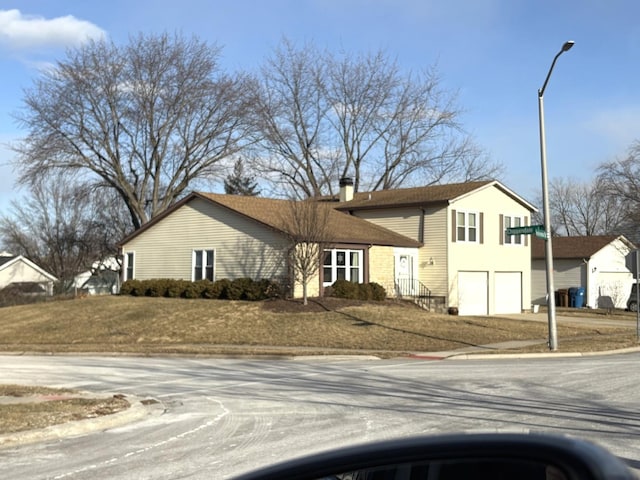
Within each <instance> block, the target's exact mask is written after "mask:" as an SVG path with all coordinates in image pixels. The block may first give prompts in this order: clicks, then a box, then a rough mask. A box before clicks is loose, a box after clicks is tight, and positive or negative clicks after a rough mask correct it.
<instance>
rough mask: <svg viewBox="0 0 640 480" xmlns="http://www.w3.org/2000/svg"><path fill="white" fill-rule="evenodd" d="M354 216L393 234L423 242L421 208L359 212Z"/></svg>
mask: <svg viewBox="0 0 640 480" xmlns="http://www.w3.org/2000/svg"><path fill="white" fill-rule="evenodd" d="M354 215H356V216H358V217H360V218H364V219H365V220H368V221H370V222H371V223H375V224H376V225H380V226H381V227H384V228H387V229H389V230H391V231H393V232H396V233H399V234H401V235H404V236H405V237H409V238H413V239H414V240H418V241H419V242H421V241H422V238H420V234H421V232H420V230H421V222H422V210H421V209H419V208H402V209H401V208H394V209H383V210H364V211H362V210H358V211H356V212H354Z"/></svg>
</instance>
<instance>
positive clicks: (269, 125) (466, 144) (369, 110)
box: [257, 40, 502, 197]
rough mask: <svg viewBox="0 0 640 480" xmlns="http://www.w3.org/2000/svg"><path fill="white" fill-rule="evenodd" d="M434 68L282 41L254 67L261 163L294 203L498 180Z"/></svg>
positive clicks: (495, 169) (498, 170) (496, 168)
mask: <svg viewBox="0 0 640 480" xmlns="http://www.w3.org/2000/svg"><path fill="white" fill-rule="evenodd" d="M440 85H441V82H440V79H439V78H438V76H437V74H436V72H435V68H432V69H431V70H429V71H427V72H425V73H422V74H403V73H402V72H401V70H400V68H399V66H398V64H397V63H396V62H395V61H393V60H391V59H389V58H388V56H386V55H385V54H384V52H376V53H374V54H367V55H349V54H345V55H343V56H341V57H340V56H337V55H334V54H331V53H328V52H322V51H319V50H318V49H317V48H316V47H314V46H313V45H309V44H308V45H305V46H303V47H302V48H296V46H295V45H293V44H292V43H291V42H289V41H287V40H284V41H283V42H282V44H281V45H280V47H279V48H277V49H276V50H275V52H274V54H273V55H272V56H271V57H270V58H268V59H267V61H266V63H265V64H264V66H263V68H262V77H261V90H260V95H259V97H260V100H259V105H260V108H259V111H258V118H259V123H258V125H257V126H258V130H259V131H260V133H261V135H262V139H263V140H262V142H261V143H260V145H261V146H262V147H263V151H262V153H263V155H262V158H261V163H260V166H261V168H262V170H263V172H265V173H266V174H267V175H269V178H272V179H273V178H275V179H276V180H277V181H279V182H281V183H283V184H285V185H287V186H289V187H290V189H292V190H293V191H295V192H296V194H297V195H298V196H299V197H300V196H301V197H313V196H317V195H320V194H327V193H333V192H334V189H335V188H336V185H337V180H338V179H339V178H341V177H344V176H349V177H351V178H353V179H354V189H355V191H358V190H363V189H369V190H380V189H389V188H395V187H399V186H402V185H418V184H419V185H425V184H434V183H441V182H443V181H454V180H457V181H464V180H471V179H474V180H476V179H485V178H493V177H497V176H499V175H500V173H501V168H502V167H501V166H500V165H499V164H497V163H492V162H491V161H490V160H489V158H488V157H487V156H486V154H484V152H482V150H481V149H480V148H479V147H478V146H477V145H475V143H474V142H473V141H472V139H471V138H470V137H469V136H468V135H466V134H465V133H464V131H463V130H462V128H461V126H460V124H459V120H460V117H461V114H462V113H461V111H460V109H459V108H458V107H457V106H456V104H455V100H456V98H455V95H453V94H450V93H448V92H446V91H444V90H443V89H442V88H441V86H440Z"/></svg>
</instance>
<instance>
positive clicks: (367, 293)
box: [324, 280, 387, 301]
mask: <svg viewBox="0 0 640 480" xmlns="http://www.w3.org/2000/svg"><path fill="white" fill-rule="evenodd" d="M324 292H325V295H326V296H328V297H336V298H348V299H350V300H375V301H383V300H384V299H386V298H387V292H386V290H385V289H384V287H383V286H382V285H380V284H378V283H375V282H372V283H354V282H349V281H347V280H336V281H335V282H334V284H333V285H331V286H330V287H327V288H325V291H324Z"/></svg>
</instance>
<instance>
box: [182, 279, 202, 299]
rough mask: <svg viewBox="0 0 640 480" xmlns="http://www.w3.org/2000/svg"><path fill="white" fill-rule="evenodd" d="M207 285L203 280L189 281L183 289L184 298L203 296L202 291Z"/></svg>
mask: <svg viewBox="0 0 640 480" xmlns="http://www.w3.org/2000/svg"><path fill="white" fill-rule="evenodd" d="M204 288H205V286H204V285H203V284H202V282H187V283H186V284H185V286H184V290H183V291H182V297H184V298H201V297H202V292H203V291H204Z"/></svg>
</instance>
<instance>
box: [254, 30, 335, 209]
mask: <svg viewBox="0 0 640 480" xmlns="http://www.w3.org/2000/svg"><path fill="white" fill-rule="evenodd" d="M323 56H324V54H322V53H320V52H319V51H318V50H317V49H316V48H315V47H313V46H312V45H307V46H306V47H305V48H303V49H296V48H295V46H294V45H293V44H292V43H291V42H289V41H288V40H283V42H282V44H281V45H280V47H279V48H278V49H276V50H275V51H274V53H273V56H272V57H270V58H268V59H267V60H266V61H265V64H264V66H263V67H262V72H261V82H260V91H259V94H258V96H257V107H258V108H257V124H256V127H257V130H258V131H259V135H260V138H261V142H260V146H261V147H262V150H261V151H260V152H259V158H260V162H259V166H260V167H261V170H262V172H263V173H264V174H265V175H267V176H268V178H270V179H272V180H273V181H274V182H275V183H276V184H278V185H279V186H281V187H285V188H286V187H288V188H289V192H288V193H289V195H291V196H294V197H298V198H300V197H302V198H308V197H314V196H317V195H320V194H322V193H324V192H325V191H326V190H327V189H329V188H331V184H332V181H333V178H334V177H335V176H336V174H337V169H336V168H337V165H336V164H335V161H334V160H335V159H334V160H332V154H331V152H329V151H327V150H325V148H326V147H327V146H328V144H329V142H328V139H327V135H328V133H327V125H326V121H325V119H326V115H327V112H328V111H329V110H330V108H331V106H330V105H329V104H328V101H327V98H326V95H325V85H324V82H325V77H326V71H325V70H326V67H325V65H324V64H323V61H322V58H323Z"/></svg>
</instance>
